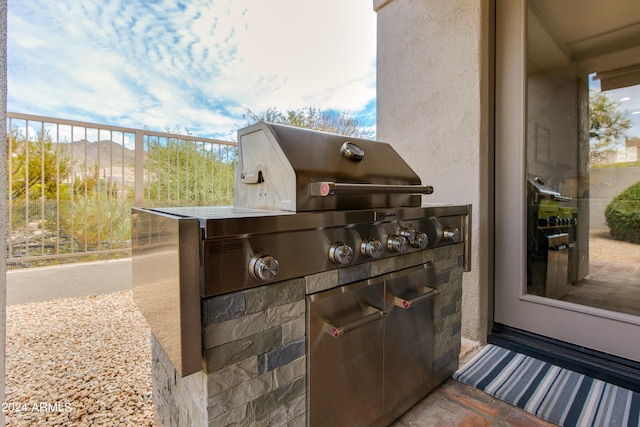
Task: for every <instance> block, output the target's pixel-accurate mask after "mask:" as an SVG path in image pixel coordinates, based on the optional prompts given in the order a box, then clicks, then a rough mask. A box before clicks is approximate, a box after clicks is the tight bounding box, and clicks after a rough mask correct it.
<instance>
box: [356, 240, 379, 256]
mask: <svg viewBox="0 0 640 427" xmlns="http://www.w3.org/2000/svg"><path fill="white" fill-rule="evenodd" d="M383 252H384V246H382V242H380V240H376V239H369V240H366V241H364V242H362V245H361V246H360V253H361V254H362V255H364V256H366V257H369V258H380V256H382V253H383Z"/></svg>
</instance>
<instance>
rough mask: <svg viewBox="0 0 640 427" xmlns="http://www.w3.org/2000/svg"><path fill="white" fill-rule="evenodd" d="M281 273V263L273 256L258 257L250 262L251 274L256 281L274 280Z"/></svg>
mask: <svg viewBox="0 0 640 427" xmlns="http://www.w3.org/2000/svg"><path fill="white" fill-rule="evenodd" d="M279 271H280V263H279V262H278V260H277V259H275V258H274V257H272V256H271V255H264V254H262V255H256V256H254V257H253V258H251V261H250V262H249V274H250V275H251V277H253V278H254V279H256V280H262V281H267V280H272V279H273V278H274V277H276V276H277V275H278V272H279Z"/></svg>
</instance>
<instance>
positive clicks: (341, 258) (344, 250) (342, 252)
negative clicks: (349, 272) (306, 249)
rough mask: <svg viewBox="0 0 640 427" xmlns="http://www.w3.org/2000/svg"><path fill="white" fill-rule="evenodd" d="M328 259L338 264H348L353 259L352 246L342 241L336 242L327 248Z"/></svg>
mask: <svg viewBox="0 0 640 427" xmlns="http://www.w3.org/2000/svg"><path fill="white" fill-rule="evenodd" d="M329 259H330V260H331V261H333V262H335V263H336V264H338V265H344V264H349V263H350V262H351V260H353V248H352V247H351V246H349V245H348V244H346V243H344V242H338V243H334V244H333V245H331V247H330V248H329Z"/></svg>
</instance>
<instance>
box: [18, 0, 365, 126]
mask: <svg viewBox="0 0 640 427" xmlns="http://www.w3.org/2000/svg"><path fill="white" fill-rule="evenodd" d="M34 28H37V29H38V30H37V31H34ZM374 99H375V13H374V12H373V10H372V6H371V3H370V1H367V0H349V1H344V0H323V1H322V2H318V1H314V0H271V1H268V2H256V1H250V0H233V1H232V0H220V1H215V2H211V1H196V0H194V1H190V2H188V3H187V4H185V5H184V6H181V4H180V3H178V2H175V1H171V0H165V1H164V2H162V3H160V4H156V3H148V2H145V1H144V0H118V1H110V2H108V3H105V2H98V1H97V0H92V1H85V2H77V1H75V0H61V1H59V2H54V3H51V2H46V1H45V0H32V1H29V2H20V1H19V0H10V2H9V99H8V104H9V105H8V107H9V110H17V111H19V112H25V113H32V114H43V115H49V116H52V117H60V118H66V119H80V120H94V121H99V122H102V123H104V122H107V123H108V124H113V125H121V126H128V127H142V126H148V127H150V128H153V129H158V130H163V129H164V128H166V127H176V126H180V127H188V128H190V129H191V130H192V131H193V132H194V133H196V134H205V135H230V134H232V133H233V132H234V131H235V128H236V127H237V126H238V125H242V124H243V122H244V120H243V119H242V113H243V112H244V110H243V109H242V108H241V106H242V105H246V106H248V107H249V108H251V109H252V110H254V111H260V110H262V109H266V108H269V107H276V108H280V109H287V108H300V107H303V106H313V107H319V108H323V109H339V110H350V111H352V112H354V113H357V112H360V111H361V110H363V109H364V108H365V107H366V106H367V104H370V102H371V101H372V100H374ZM92 118H93V119H92Z"/></svg>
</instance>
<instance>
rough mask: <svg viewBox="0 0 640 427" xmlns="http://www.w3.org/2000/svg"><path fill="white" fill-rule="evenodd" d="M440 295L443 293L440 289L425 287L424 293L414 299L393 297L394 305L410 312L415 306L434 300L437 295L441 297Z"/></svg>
mask: <svg viewBox="0 0 640 427" xmlns="http://www.w3.org/2000/svg"><path fill="white" fill-rule="evenodd" d="M440 293H441V291H440V290H439V289H434V288H427V287H425V288H424V291H423V292H422V293H420V295H418V296H417V297H415V298H412V299H404V298H398V297H393V305H395V306H396V307H400V308H404V309H405V310H408V309H410V308H411V307H413V306H414V304H417V303H419V302H420V301H424V300H426V299H430V298H433V297H435V296H437V295H440Z"/></svg>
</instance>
